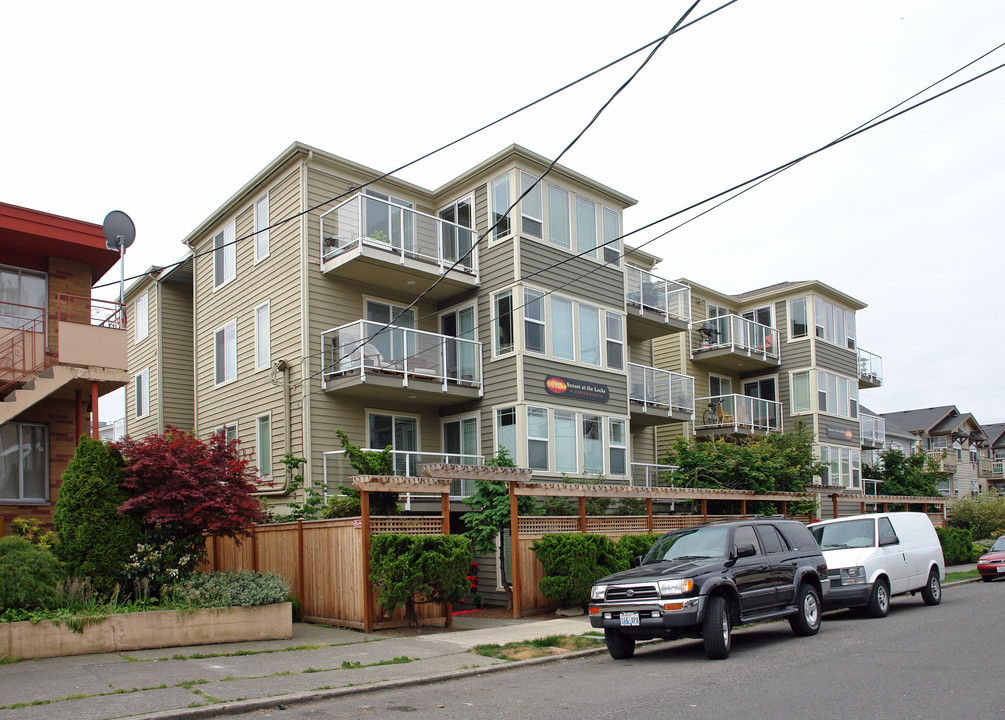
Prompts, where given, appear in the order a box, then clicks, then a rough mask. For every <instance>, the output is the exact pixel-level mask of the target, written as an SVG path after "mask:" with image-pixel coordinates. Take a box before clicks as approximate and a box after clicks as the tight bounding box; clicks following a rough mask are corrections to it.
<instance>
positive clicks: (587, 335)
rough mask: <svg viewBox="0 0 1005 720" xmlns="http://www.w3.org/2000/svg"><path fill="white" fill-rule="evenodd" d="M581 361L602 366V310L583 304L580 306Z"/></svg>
mask: <svg viewBox="0 0 1005 720" xmlns="http://www.w3.org/2000/svg"><path fill="white" fill-rule="evenodd" d="M579 360H580V362H584V363H588V364H590V365H600V310H599V309H597V308H595V307H592V306H590V305H583V304H580V306H579Z"/></svg>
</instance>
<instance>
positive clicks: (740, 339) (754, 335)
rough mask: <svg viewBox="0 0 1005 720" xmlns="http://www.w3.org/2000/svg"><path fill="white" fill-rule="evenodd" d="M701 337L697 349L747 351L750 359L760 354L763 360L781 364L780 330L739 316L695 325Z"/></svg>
mask: <svg viewBox="0 0 1005 720" xmlns="http://www.w3.org/2000/svg"><path fill="white" fill-rule="evenodd" d="M695 329H696V330H697V332H698V334H699V335H700V341H701V342H700V345H699V347H698V348H696V349H698V350H719V349H723V348H728V349H729V350H730V351H732V352H738V351H739V352H745V353H746V354H747V355H748V356H753V355H761V356H762V358H763V359H764V360H768V359H771V360H775V361H778V362H781V359H780V356H779V341H778V330H776V329H775V328H773V327H771V326H770V325H764V324H762V323H759V322H755V321H754V320H748V319H747V318H744V317H740V316H739V315H733V314H729V315H718V316H716V317H711V318H708V319H707V320H705V321H704V322H703V323H701V324H700V325H695Z"/></svg>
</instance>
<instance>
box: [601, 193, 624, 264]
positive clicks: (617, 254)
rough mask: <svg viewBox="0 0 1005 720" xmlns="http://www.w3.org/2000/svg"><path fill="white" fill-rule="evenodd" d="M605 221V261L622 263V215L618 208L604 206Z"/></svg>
mask: <svg viewBox="0 0 1005 720" xmlns="http://www.w3.org/2000/svg"><path fill="white" fill-rule="evenodd" d="M603 217H604V219H603V223H604V228H603V229H604V262H605V263H607V264H610V265H620V264H621V240H620V236H621V216H620V215H618V212H617V211H616V210H612V209H611V208H609V207H605V208H603Z"/></svg>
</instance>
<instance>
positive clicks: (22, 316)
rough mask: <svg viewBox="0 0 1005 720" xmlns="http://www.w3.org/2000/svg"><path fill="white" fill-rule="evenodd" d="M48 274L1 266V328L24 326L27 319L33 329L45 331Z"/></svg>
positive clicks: (30, 328)
mask: <svg viewBox="0 0 1005 720" xmlns="http://www.w3.org/2000/svg"><path fill="white" fill-rule="evenodd" d="M46 293H47V290H46V276H45V273H37V272H32V271H31V270H21V269H20V268H15V267H6V266H3V265H0V328H20V327H24V326H25V324H26V323H25V321H26V320H36V321H38V322H37V323H31V324H28V328H27V329H29V330H31V331H33V332H42V325H41V322H42V318H43V316H44V310H45V308H46V298H47V295H46Z"/></svg>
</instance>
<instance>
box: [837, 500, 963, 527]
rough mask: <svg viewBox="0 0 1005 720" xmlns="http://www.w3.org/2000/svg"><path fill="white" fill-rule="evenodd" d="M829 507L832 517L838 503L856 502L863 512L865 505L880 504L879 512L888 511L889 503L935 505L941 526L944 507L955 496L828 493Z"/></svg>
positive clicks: (944, 515) (944, 517)
mask: <svg viewBox="0 0 1005 720" xmlns="http://www.w3.org/2000/svg"><path fill="white" fill-rule="evenodd" d="M830 498H831V504H832V505H831V507H832V508H833V512H834V517H837V516H838V503H839V502H848V503H856V502H857V503H858V504H859V509H860V511H861V513H862V514H863V515H864V514H865V506H866V505H881V506H882V508H883V509H882V510H881V512H889V511H890V510H889V508H890V505H936V506H938V508H939V512H940V513H941V514H942V527H945V526H946V508H947V507H949V506H950V505H952V504H953V503H954V502H956V499H955V498H950V497H944V496H942V495H938V496H935V497H932V496H926V497H918V496H914V495H862V494H861V493H843V492H835V493H830Z"/></svg>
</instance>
